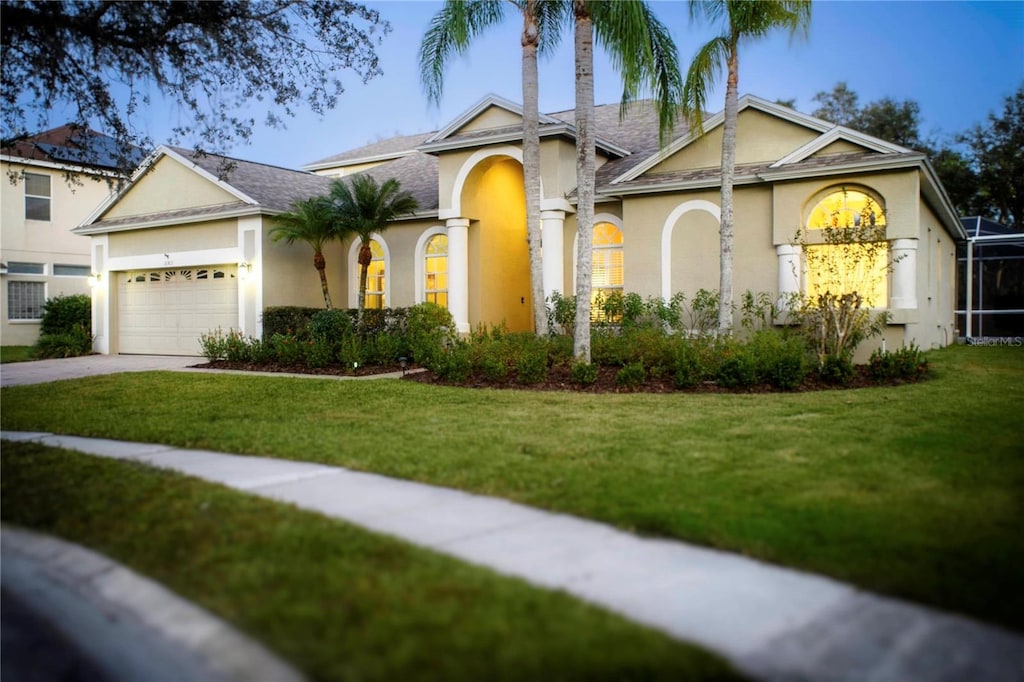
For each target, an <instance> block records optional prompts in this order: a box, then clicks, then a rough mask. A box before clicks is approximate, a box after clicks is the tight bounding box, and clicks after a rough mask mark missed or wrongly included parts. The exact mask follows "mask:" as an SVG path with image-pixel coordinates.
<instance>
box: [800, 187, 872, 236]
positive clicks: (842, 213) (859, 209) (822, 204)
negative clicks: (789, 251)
mask: <svg viewBox="0 0 1024 682" xmlns="http://www.w3.org/2000/svg"><path fill="white" fill-rule="evenodd" d="M883 225H885V213H884V212H883V211H882V208H881V207H880V206H879V205H878V202H877V201H875V200H874V199H872V198H871V197H870V196H868V195H867V194H865V193H864V192H859V191H857V190H851V189H841V190H837V191H835V192H832V193H831V194H829V195H828V196H826V197H825V198H824V199H822V200H821V201H819V202H818V203H817V204H816V205H815V206H814V209H813V210H812V211H811V215H810V216H809V217H808V219H807V228H808V229H810V230H822V229H825V228H828V227H832V228H843V229H847V228H851V227H853V228H868V227H879V226H883Z"/></svg>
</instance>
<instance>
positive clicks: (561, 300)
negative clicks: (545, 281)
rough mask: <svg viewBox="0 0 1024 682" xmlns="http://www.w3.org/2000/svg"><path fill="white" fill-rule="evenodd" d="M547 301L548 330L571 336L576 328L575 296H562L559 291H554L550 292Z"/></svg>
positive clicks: (552, 332)
mask: <svg viewBox="0 0 1024 682" xmlns="http://www.w3.org/2000/svg"><path fill="white" fill-rule="evenodd" d="M548 301H549V303H548V304H547V309H548V330H549V332H550V333H551V334H558V333H559V332H561V333H562V334H563V335H564V336H568V337H569V338H572V335H573V330H574V329H575V328H576V297H575V296H562V294H561V292H558V291H556V292H554V293H552V294H551V298H549V299H548Z"/></svg>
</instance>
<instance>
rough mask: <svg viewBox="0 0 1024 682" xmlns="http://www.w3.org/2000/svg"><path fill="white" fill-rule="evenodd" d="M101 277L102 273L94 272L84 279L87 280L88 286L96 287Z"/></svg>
mask: <svg viewBox="0 0 1024 682" xmlns="http://www.w3.org/2000/svg"><path fill="white" fill-rule="evenodd" d="M102 279H103V274H102V273H99V272H94V273H92V274H91V275H89V279H88V280H86V281H87V282H89V288H90V289H95V288H96V287H98V286H99V285H100V281H101V280H102Z"/></svg>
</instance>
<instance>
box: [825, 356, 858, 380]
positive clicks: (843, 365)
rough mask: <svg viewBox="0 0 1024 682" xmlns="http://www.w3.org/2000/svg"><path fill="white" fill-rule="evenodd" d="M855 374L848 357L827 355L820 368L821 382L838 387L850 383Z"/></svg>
mask: <svg viewBox="0 0 1024 682" xmlns="http://www.w3.org/2000/svg"><path fill="white" fill-rule="evenodd" d="M853 372H854V370H853V363H852V362H850V358H849V357H848V356H846V355H826V356H825V359H824V360H822V363H821V366H820V367H819V368H818V376H820V377H821V380H822V381H824V382H826V383H829V384H834V385H836V386H842V385H845V384H847V383H849V382H850V379H852V378H853Z"/></svg>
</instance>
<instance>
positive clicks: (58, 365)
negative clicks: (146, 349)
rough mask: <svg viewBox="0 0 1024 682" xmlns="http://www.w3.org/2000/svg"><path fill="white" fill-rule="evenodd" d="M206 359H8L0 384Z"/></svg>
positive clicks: (170, 366) (167, 366)
mask: <svg viewBox="0 0 1024 682" xmlns="http://www.w3.org/2000/svg"><path fill="white" fill-rule="evenodd" d="M203 362H206V358H202V357H189V356H174V355H83V356H81V357H78V358H58V359H52V360H33V361H31V362H9V363H5V364H3V365H0V386H24V385H27V384H43V383H47V382H50V381H60V380H62V379H81V378H83V377H93V376H99V375H101V374H118V373H120V372H150V371H154V370H175V369H183V368H186V367H191V366H192V365H198V364H200V363H203Z"/></svg>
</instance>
